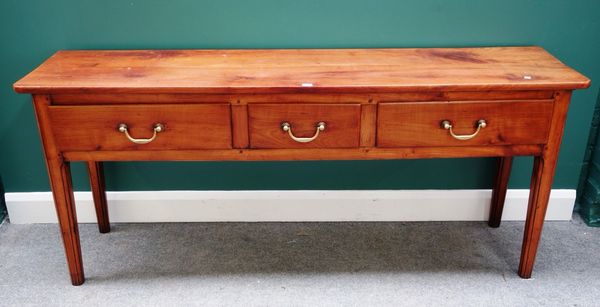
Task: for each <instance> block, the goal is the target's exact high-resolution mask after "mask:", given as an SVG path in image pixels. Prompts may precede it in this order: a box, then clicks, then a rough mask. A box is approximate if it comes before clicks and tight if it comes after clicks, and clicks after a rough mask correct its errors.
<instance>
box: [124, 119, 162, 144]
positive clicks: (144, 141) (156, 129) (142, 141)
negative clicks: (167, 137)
mask: <svg viewBox="0 0 600 307" xmlns="http://www.w3.org/2000/svg"><path fill="white" fill-rule="evenodd" d="M117 130H119V132H122V133H125V136H126V137H127V139H128V140H130V141H131V142H133V143H135V144H148V143H150V142H152V141H154V139H156V135H157V134H158V133H159V132H163V131H165V125H163V124H161V123H157V124H154V129H153V130H154V134H153V135H152V137H151V138H149V139H136V138H133V137H131V135H130V134H129V130H127V124H123V123H121V124H119V126H118V127H117Z"/></svg>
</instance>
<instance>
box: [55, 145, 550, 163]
mask: <svg viewBox="0 0 600 307" xmlns="http://www.w3.org/2000/svg"><path fill="white" fill-rule="evenodd" d="M541 152H542V145H512V146H460V147H414V148H341V149H338V148H311V149H303V148H296V149H245V150H241V149H240V150H171V151H86V152H82V151H74V152H65V153H64V157H65V159H67V160H69V161H90V160H95V161H299V160H390V159H427V158H465V157H472V158H474V157H507V156H529V155H540V154H541Z"/></svg>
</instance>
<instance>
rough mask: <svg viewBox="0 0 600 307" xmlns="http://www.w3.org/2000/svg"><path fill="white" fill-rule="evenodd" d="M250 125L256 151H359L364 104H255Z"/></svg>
mask: <svg viewBox="0 0 600 307" xmlns="http://www.w3.org/2000/svg"><path fill="white" fill-rule="evenodd" d="M319 123H323V125H322V126H321V127H319ZM284 124H287V128H284ZM248 125H249V127H248V128H249V135H250V147H252V148H350V147H358V146H359V138H360V104H296V103H294V104H251V105H249V106H248ZM319 128H321V129H322V130H320V129H319Z"/></svg>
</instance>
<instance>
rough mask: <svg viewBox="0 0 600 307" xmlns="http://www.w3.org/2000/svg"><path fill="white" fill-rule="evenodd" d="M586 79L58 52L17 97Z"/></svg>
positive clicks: (541, 55) (328, 62)
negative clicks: (25, 95)
mask: <svg viewBox="0 0 600 307" xmlns="http://www.w3.org/2000/svg"><path fill="white" fill-rule="evenodd" d="M589 84H590V80H589V79H588V78H586V77H585V76H583V75H581V74H579V73H578V72H576V71H575V70H573V69H571V68H569V67H568V66H566V65H564V64H563V63H561V62H560V61H559V60H557V59H556V58H554V57H553V56H552V55H550V54H549V53H548V52H546V51H545V50H544V49H542V48H540V47H490V48H446V49H434V48H431V49H283V50H252V49H247V50H85V51H59V52H57V53H55V54H54V55H53V56H52V57H50V58H49V59H48V60H46V61H45V62H44V63H43V64H42V65H41V66H39V67H38V68H36V69H35V70H34V71H32V72H31V73H29V74H28V75H27V76H25V77H24V78H22V79H21V80H19V81H18V82H16V83H15V84H14V89H15V91H17V92H19V93H38V94H60V93H70V94H73V93H167V92H168V93H288V92H289V93H298V92H307V93H312V92H344V93H358V92H399V91H424V90H427V91H431V90H442V91H481V90H558V89H578V88H586V87H588V86H589Z"/></svg>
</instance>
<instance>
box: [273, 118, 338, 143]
mask: <svg viewBox="0 0 600 307" xmlns="http://www.w3.org/2000/svg"><path fill="white" fill-rule="evenodd" d="M326 126H327V125H326V124H325V122H318V123H317V127H316V128H317V131H316V132H315V135H313V136H312V137H309V138H299V137H296V136H295V135H294V133H292V125H290V123H288V122H283V123H281V130H283V131H285V132H287V133H288V134H289V135H290V137H291V138H292V140H294V141H296V142H298V143H308V142H312V141H314V140H315V139H316V138H317V137H318V136H319V132H321V131H323V130H325V127H326Z"/></svg>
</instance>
